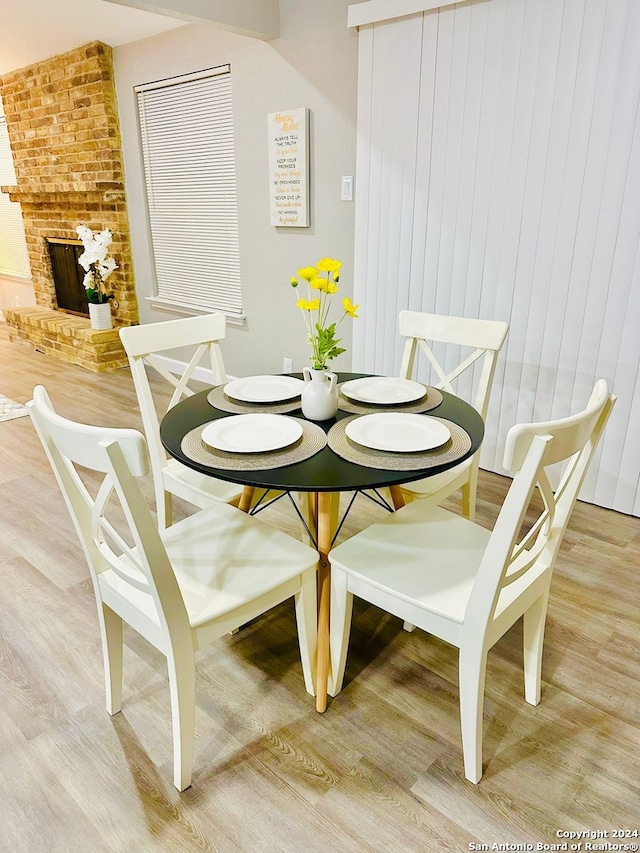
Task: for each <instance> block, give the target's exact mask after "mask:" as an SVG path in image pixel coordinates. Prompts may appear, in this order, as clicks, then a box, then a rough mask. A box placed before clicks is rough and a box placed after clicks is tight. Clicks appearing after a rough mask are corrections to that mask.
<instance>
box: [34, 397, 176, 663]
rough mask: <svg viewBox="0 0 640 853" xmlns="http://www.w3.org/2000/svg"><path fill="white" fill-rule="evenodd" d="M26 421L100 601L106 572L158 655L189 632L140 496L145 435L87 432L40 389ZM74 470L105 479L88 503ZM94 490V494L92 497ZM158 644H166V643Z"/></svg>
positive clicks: (145, 466)
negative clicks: (101, 579)
mask: <svg viewBox="0 0 640 853" xmlns="http://www.w3.org/2000/svg"><path fill="white" fill-rule="evenodd" d="M27 408H28V409H29V414H30V416H31V420H32V422H33V424H34V426H35V428H36V431H37V433H38V435H39V437H40V440H41V442H42V444H43V446H44V449H45V452H46V454H47V457H48V459H49V462H50V463H51V467H52V468H53V471H54V474H55V476H56V479H57V481H58V484H59V486H60V489H61V491H62V494H63V496H64V499H65V502H66V504H67V508H68V509H69V513H70V514H71V518H72V520H73V523H74V526H75V528H76V531H77V534H78V537H79V539H80V542H81V544H82V547H83V550H84V553H85V557H86V559H87V563H88V565H89V569H90V572H91V577H92V580H93V586H94V591H95V595H96V600H97V601H101V600H102V591H101V586H100V582H99V575H100V574H101V573H102V572H104V571H106V570H107V569H111V570H112V571H113V572H114V573H115V574H116V575H117V577H118V582H119V583H121V584H122V585H123V588H124V587H126V588H128V589H129V592H131V591H132V590H133V592H132V594H131V595H129V594H124V595H123V596H122V599H123V601H132V600H133V601H135V600H137V601H138V602H139V607H138V612H134V611H135V608H132V607H131V606H129V607H128V608H127V607H126V606H125V610H126V611H127V612H126V613H125V612H120V611H118V612H120V615H121V616H122V617H123V618H125V620H126V621H127V622H129V624H131V625H133V627H135V628H136V629H137V630H139V631H140V633H142V634H143V635H144V636H146V637H147V639H149V640H150V641H151V642H153V643H154V645H156V646H157V647H158V648H165V647H166V644H167V641H168V637H174V636H177V633H178V632H182V635H184V631H185V630H190V628H189V620H188V617H187V613H186V609H185V607H184V602H183V600H182V596H181V593H180V589H179V587H178V585H177V583H176V579H175V575H174V573H173V569H172V567H171V563H170V561H169V557H168V556H167V552H166V550H165V547H164V544H163V542H162V539H161V537H160V535H159V533H158V528H157V526H156V523H155V522H154V520H153V516H152V515H151V512H150V510H149V507H148V505H147V502H146V500H145V499H144V497H143V495H142V492H141V490H140V486H139V483H138V482H137V479H136V478H138V477H143V476H145V475H146V474H147V473H148V470H149V467H148V461H147V448H146V444H145V440H144V436H143V435H142V434H141V433H140V432H138V431H137V430H133V429H108V428H103V427H96V426H89V425H86V424H80V423H77V422H75V421H71V420H68V419H67V418H64V417H62V416H61V415H58V414H57V413H56V412H55V411H54V409H53V407H52V405H51V401H50V400H49V396H48V394H47V392H46V390H45V389H44V388H43V387H42V386H41V385H38V386H36V388H35V389H34V392H33V399H32V400H31V401H29V402H28V403H27ZM78 466H80V467H81V468H84V469H89V470H90V471H93V472H97V473H98V474H101V475H104V477H103V479H102V483H101V485H100V487H99V488H98V489H97V493H96V496H95V497H93V496H92V494H91V493H90V491H89V489H88V488H87V486H86V485H85V482H84V480H83V479H82V477H81V475H80V473H79V471H78ZM92 491H93V490H92ZM163 637H164V638H166V641H163Z"/></svg>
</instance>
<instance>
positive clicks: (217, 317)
mask: <svg viewBox="0 0 640 853" xmlns="http://www.w3.org/2000/svg"><path fill="white" fill-rule="evenodd" d="M225 331H226V318H225V316H224V314H206V315H203V316H200V317H186V318H184V319H180V320H166V321H164V322H160V323H148V324H145V325H141V326H123V327H122V328H121V329H120V339H121V340H122V345H123V346H124V349H125V352H126V353H127V357H128V359H129V364H130V366H131V376H132V378H133V384H134V387H135V390H136V396H137V398H138V405H139V406H140V413H141V415H142V423H143V425H144V431H145V435H146V437H147V444H148V447H149V455H150V457H151V470H152V474H153V480H154V487H155V497H156V508H157V513H158V523H159V524H160V526H161V527H168V526H169V525H170V524H171V522H172V507H171V496H172V495H175V496H176V497H179V498H182V499H183V500H186V501H188V502H189V503H192V504H194V505H195V506H197V507H200V508H201V509H202V508H205V507H208V506H210V505H211V504H212V503H214V502H223V503H231V504H234V505H237V504H238V502H239V500H240V496H241V494H242V488H241V487H240V486H238V485H236V484H235V483H226V482H223V481H222V480H218V479H216V478H215V477H209V476H208V475H206V474H201V473H200V472H198V471H194V470H193V469H191V468H188V467H187V466H186V465H183V464H182V463H181V462H178V460H177V459H171V458H169V457H168V456H167V453H166V451H165V449H164V447H163V446H162V441H161V439H160V417H159V414H158V413H159V412H161V414H164V413H165V412H166V411H168V410H169V409H170V408H172V407H173V406H175V404H176V403H178V402H179V401H180V400H182V399H183V398H184V397H190V396H191V395H192V394H194V393H195V391H194V389H193V388H192V387H191V385H190V383H191V382H192V381H193V380H194V378H195V377H194V374H195V372H196V369H197V368H198V367H200V366H205V367H206V368H208V369H209V370H210V371H211V372H212V374H213V377H214V378H213V381H214V383H215V384H216V385H218V384H221V383H223V382H226V381H227V374H226V371H225V367H224V362H223V358H222V350H221V347H220V341H221V340H222V339H223V338H224V336H225ZM178 348H181V349H183V350H185V351H187V352H189V351H191V357H190V360H189V362H188V364H187V365H186V368H185V369H184V372H182V373H179V372H174V370H175V368H174V369H172V370H169V368H168V367H167V364H166V358H164V359H163V358H162V357H161V355H162V354H163V353H166V352H167V351H168V350H175V349H178ZM175 364H176V365H181V362H179V361H177V362H175ZM149 369H151V370H152V371H153V372H155V374H157V375H158V376H160V377H162V378H163V379H164V380H165V381H166V383H167V384H168V385H169V387H170V389H172V394H171V398H170V400H169V404H168V406H166V407H161V406H160V403H159V402H158V399H157V398H158V389H157V388H156V393H155V395H154V390H153V388H152V384H151V382H150V375H149Z"/></svg>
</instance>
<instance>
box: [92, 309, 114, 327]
mask: <svg viewBox="0 0 640 853" xmlns="http://www.w3.org/2000/svg"><path fill="white" fill-rule="evenodd" d="M89 319H90V320H91V328H92V329H112V328H113V318H112V316H111V303H110V302H90V303H89Z"/></svg>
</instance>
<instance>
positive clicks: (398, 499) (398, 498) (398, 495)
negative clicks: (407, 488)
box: [389, 486, 405, 509]
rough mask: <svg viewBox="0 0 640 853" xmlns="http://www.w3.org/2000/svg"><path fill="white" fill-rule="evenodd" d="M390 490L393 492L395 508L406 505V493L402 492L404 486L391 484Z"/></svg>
mask: <svg viewBox="0 0 640 853" xmlns="http://www.w3.org/2000/svg"><path fill="white" fill-rule="evenodd" d="M389 491H390V492H391V500H392V501H393V508H394V509H400V507H402V506H404V503H405V501H404V495H403V494H402V486H389Z"/></svg>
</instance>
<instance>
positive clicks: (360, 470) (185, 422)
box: [160, 373, 484, 492]
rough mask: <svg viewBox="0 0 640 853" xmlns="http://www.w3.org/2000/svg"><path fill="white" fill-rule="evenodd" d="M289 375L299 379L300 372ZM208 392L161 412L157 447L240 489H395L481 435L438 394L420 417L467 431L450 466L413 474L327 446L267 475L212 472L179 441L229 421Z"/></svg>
mask: <svg viewBox="0 0 640 853" xmlns="http://www.w3.org/2000/svg"><path fill="white" fill-rule="evenodd" d="M291 375H293V376H297V377H299V378H301V377H302V374H291ZM365 375H368V374H362V373H339V374H338V381H339V382H346V381H347V380H349V379H358V378H360V377H361V376H365ZM210 390H211V389H207V390H205V391H201V392H199V393H197V394H194V396H192V397H188V398H186V399H184V400H182V401H181V402H179V403H177V404H176V405H175V406H174V407H173V408H172V409H170V410H169V411H168V412H167V413H166V415H165V416H164V418H163V419H162V422H161V424H160V436H161V439H162V443H163V445H164V447H165V449H166V450H167V453H169V454H170V455H171V456H173V457H174V458H175V459H178V460H179V461H180V462H182V463H183V464H184V465H186V466H187V467H189V468H193V469H194V470H196V471H200V472H202V473H203V474H209V475H211V476H213V477H218V478H219V479H220V480H227V481H229V482H232V483H239V484H240V485H243V486H257V487H259V488H267V489H278V490H283V491H299V492H341V491H346V492H349V491H356V490H358V489H371V488H383V487H385V486H397V485H401V484H402V483H409V482H411V481H412V480H420V479H422V478H424V477H429V476H433V475H434V474H439V473H441V472H442V471H446V470H447V469H448V468H452V467H454V466H455V465H459V464H460V462H462V461H464V460H465V459H467V458H468V457H469V456H471V455H472V454H473V453H475V451H476V450H477V449H478V447H480V444H481V443H482V439H483V437H484V424H483V422H482V418H481V417H480V415H479V414H478V412H477V411H476V410H475V409H474V408H473V406H470V405H469V404H468V403H466V402H465V401H464V400H461V399H460V398H459V397H456V396H454V395H453V394H449V393H447V392H446V391H442V392H441V393H442V396H443V400H442V403H441V404H440V405H439V406H437V407H436V408H435V409H431V410H430V411H429V412H427V413H425V415H424V417H429V416H430V415H435V416H436V417H440V418H446V419H447V420H450V421H453V422H454V423H457V424H459V425H460V426H461V427H462V428H463V429H465V430H466V431H467V432H468V433H469V436H470V437H471V447H470V449H469V451H468V453H466V454H465V455H464V456H461V457H459V458H458V459H456V460H455V461H454V462H450V463H447V464H444V465H436V466H433V467H431V468H425V469H423V470H418V471H383V470H381V469H378V468H369V467H365V466H363V465H356V464H355V463H353V462H348V461H346V460H345V459H342V458H341V457H340V456H338V455H337V454H335V453H334V452H333V450H331V449H330V448H329V447H328V446H327V447H325V448H323V449H322V450H321V451H319V452H318V453H316V454H315V456H312V457H311V458H310V459H306V460H304V461H302V462H297V463H296V464H294V465H287V466H286V467H283V468H273V469H270V470H266V471H229V470H227V469H222V468H211V467H209V466H208V465H204V464H201V463H199V462H194V461H193V460H192V459H190V458H189V457H187V456H185V455H184V453H183V452H182V450H181V449H180V445H181V442H182V439H183V438H184V436H185V435H186V434H187V433H188V432H190V431H191V430H192V429H195V428H196V427H198V426H200V425H201V424H204V423H208V422H209V421H213V420H216V419H217V418H221V417H228V413H227V412H221V411H220V410H218V409H215V408H214V407H213V406H212V405H211V404H210V403H209V402H208V400H207V395H208V394H209V391H210ZM290 415H291V416H292V417H302V412H300V411H299V410H298V411H296V412H291V413H290ZM345 417H350V413H349V412H343V411H340V410H338V413H337V415H336V417H335V418H332V419H331V420H329V421H319V422H317V423H318V424H319V426H321V427H322V428H323V429H324V430H325V432H328V431H329V429H330V428H331V427H332V426H333V424H334V423H335V422H336V421H337V420H340V419H341V418H345Z"/></svg>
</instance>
